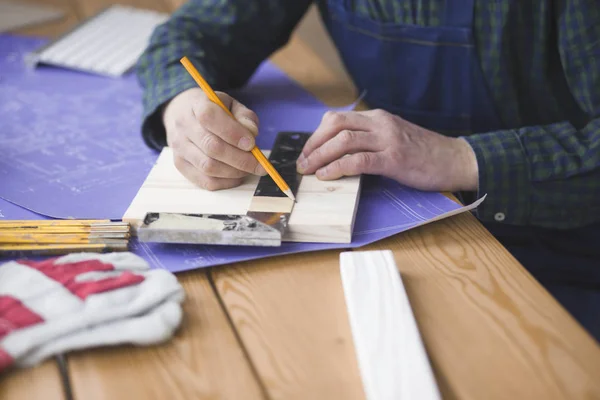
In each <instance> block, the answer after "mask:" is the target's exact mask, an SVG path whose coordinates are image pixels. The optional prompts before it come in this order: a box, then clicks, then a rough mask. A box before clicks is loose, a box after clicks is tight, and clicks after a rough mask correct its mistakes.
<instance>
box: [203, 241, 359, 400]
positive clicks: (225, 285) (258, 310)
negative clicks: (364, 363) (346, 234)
mask: <svg viewBox="0 0 600 400" xmlns="http://www.w3.org/2000/svg"><path fill="white" fill-rule="evenodd" d="M338 254H339V253H338V251H323V252H315V253H302V254H292V255H290V256H285V257H274V258H269V259H263V260H260V261H259V262H246V263H238V264H235V265H232V266H229V267H218V268H213V269H211V271H210V272H209V273H210V274H213V276H214V281H215V284H216V287H217V290H218V293H219V294H220V296H221V298H222V299H223V303H224V304H225V305H226V307H227V310H228V312H229V314H230V316H231V320H232V322H233V324H234V326H235V328H236V330H237V331H238V334H239V335H240V338H241V340H242V342H243V344H244V347H245V348H246V349H247V351H248V354H249V356H250V358H251V359H252V362H253V364H254V365H255V368H256V371H257V373H258V375H259V378H260V379H261V380H262V382H264V386H265V390H266V392H267V397H268V398H269V399H270V400H296V399H297V400H332V399H343V400H362V399H364V398H365V397H364V393H363V388H362V384H361V380H360V374H359V371H358V367H357V363H356V358H355V353H354V346H353V344H352V336H351V333H350V327H349V326H348V318H347V317H346V312H345V305H344V294H343V293H342V285H341V282H340V278H339V268H340V267H339V258H338Z"/></svg>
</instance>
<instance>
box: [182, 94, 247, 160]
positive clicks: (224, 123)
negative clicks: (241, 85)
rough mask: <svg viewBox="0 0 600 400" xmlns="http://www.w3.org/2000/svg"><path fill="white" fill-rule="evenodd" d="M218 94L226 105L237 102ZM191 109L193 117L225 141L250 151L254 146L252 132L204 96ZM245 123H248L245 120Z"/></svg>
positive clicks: (230, 105)
mask: <svg viewBox="0 0 600 400" xmlns="http://www.w3.org/2000/svg"><path fill="white" fill-rule="evenodd" d="M218 95H219V98H220V99H221V101H223V104H224V105H225V106H226V107H232V106H233V105H234V104H235V103H237V102H236V101H235V100H234V99H232V98H231V97H230V96H229V95H227V94H225V93H219V94H218ZM238 104H239V103H238ZM236 107H239V106H236ZM192 111H193V113H194V118H195V119H196V120H197V121H198V122H199V123H200V125H202V127H203V128H204V129H206V130H208V131H210V132H211V133H213V134H214V135H216V136H218V137H220V138H221V139H223V140H224V141H225V142H226V143H228V144H230V145H232V146H235V147H237V148H238V149H241V150H244V151H250V150H252V148H253V147H254V144H255V140H254V136H255V135H254V133H253V132H251V131H250V130H249V128H248V127H247V126H245V125H242V123H240V122H238V121H236V120H235V119H233V118H231V116H230V115H229V114H228V113H227V112H226V111H225V110H223V109H222V108H221V107H220V106H219V105H217V104H215V103H214V102H212V101H210V100H209V99H208V98H207V97H206V96H205V97H204V98H202V99H201V100H200V101H198V102H197V103H195V104H194V106H193V108H192ZM246 124H248V125H250V124H249V123H248V122H247V121H246ZM257 131H258V129H257Z"/></svg>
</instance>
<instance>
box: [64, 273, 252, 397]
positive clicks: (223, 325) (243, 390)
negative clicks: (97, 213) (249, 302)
mask: <svg viewBox="0 0 600 400" xmlns="http://www.w3.org/2000/svg"><path fill="white" fill-rule="evenodd" d="M179 280H180V282H181V283H182V285H183V286H184V289H185V292H186V296H187V297H186V300H185V303H184V309H183V312H184V320H183V323H182V326H181V327H180V329H179V331H178V332H177V334H176V336H175V338H174V339H172V340H170V341H169V342H168V343H166V344H163V345H160V346H151V347H145V348H134V347H131V346H120V347H117V348H111V349H100V350H96V351H84V352H78V353H75V354H73V355H71V356H69V361H68V364H69V372H70V376H71V381H72V385H73V392H74V396H75V398H76V399H86V400H96V399H98V400H99V399H106V400H119V399H124V400H125V399H148V400H150V399H157V400H159V399H160V400H162V399H173V400H177V399H182V400H184V399H232V400H233V399H261V398H263V395H262V392H261V388H260V386H259V383H258V382H257V380H256V378H255V376H254V375H253V371H252V370H251V368H250V364H249V363H248V361H247V359H246V358H245V355H244V353H243V350H242V349H241V347H240V346H239V343H238V342H237V339H236V337H235V334H234V332H233V331H232V329H231V326H230V324H229V322H228V321H227V317H226V315H225V314H224V313H223V310H222V308H221V307H220V305H219V302H218V300H217V298H216V296H215V295H214V291H213V289H212V287H211V285H210V283H209V281H208V280H207V278H206V275H205V273H204V272H197V273H193V274H182V275H179Z"/></svg>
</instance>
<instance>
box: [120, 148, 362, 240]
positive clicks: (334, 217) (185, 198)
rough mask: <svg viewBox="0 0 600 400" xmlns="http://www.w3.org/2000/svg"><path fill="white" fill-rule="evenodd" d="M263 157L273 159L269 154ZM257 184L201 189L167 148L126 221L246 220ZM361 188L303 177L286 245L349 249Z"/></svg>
mask: <svg viewBox="0 0 600 400" xmlns="http://www.w3.org/2000/svg"><path fill="white" fill-rule="evenodd" d="M264 154H265V156H267V157H268V155H269V151H264ZM258 180H259V177H258V176H249V177H248V178H247V179H246V180H245V182H244V183H243V184H242V185H240V186H238V187H235V188H232V189H227V190H220V191H214V192H210V191H208V190H204V189H201V188H199V187H198V186H196V185H194V184H193V183H191V182H190V181H188V180H187V179H186V178H185V177H184V176H183V175H181V173H179V171H178V170H177V168H176V167H175V164H174V163H173V153H172V149H171V148H169V147H165V148H164V149H163V150H162V152H161V154H160V156H159V158H158V160H157V162H156V164H155V166H154V167H153V168H152V170H151V171H150V173H149V174H148V177H147V178H146V180H145V181H144V183H143V184H142V186H141V188H140V189H139V191H138V193H137V194H136V196H135V198H134V199H133V201H132V202H131V204H130V205H129V207H128V209H127V211H125V214H124V215H123V220H124V221H126V222H129V223H130V224H131V225H132V226H133V227H134V228H137V227H138V226H139V225H140V224H141V223H142V221H143V219H144V216H145V215H146V213H148V212H165V213H182V214H188V213H191V214H234V215H245V214H246V212H247V211H248V209H249V207H250V204H251V202H252V199H253V194H254V191H255V189H256V186H257V184H258ZM360 182H361V179H360V177H357V176H355V177H344V178H342V179H339V180H336V181H321V180H319V179H318V178H317V177H316V176H315V175H307V176H304V177H302V181H301V183H300V187H299V188H298V193H297V195H296V201H297V202H296V204H294V209H293V211H292V214H291V216H290V221H289V224H288V229H287V232H286V234H285V236H284V241H291V242H331V243H350V242H351V241H352V230H353V228H354V219H355V215H356V210H357V208H358V199H359V194H360ZM283 201H284V202H287V199H285V198H284V199H283ZM276 206H277V207H278V208H279V205H276Z"/></svg>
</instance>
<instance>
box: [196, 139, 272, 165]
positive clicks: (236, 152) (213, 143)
mask: <svg viewBox="0 0 600 400" xmlns="http://www.w3.org/2000/svg"><path fill="white" fill-rule="evenodd" d="M190 140H191V141H192V142H193V144H194V145H195V146H196V147H198V148H199V149H200V151H202V153H204V155H206V156H207V157H208V158H212V159H214V160H216V161H220V162H222V163H224V164H227V165H230V166H232V167H234V168H236V169H239V170H240V171H244V172H247V173H250V174H255V175H265V174H266V171H265V170H264V168H263V167H262V166H261V165H260V164H259V163H258V161H257V160H256V158H255V157H254V155H252V153H250V152H247V151H243V150H240V149H238V148H236V147H234V146H232V145H231V144H229V143H227V142H225V141H224V140H223V139H221V138H220V137H218V136H217V135H213V134H212V133H210V132H208V131H207V130H203V131H202V132H201V133H200V134H197V135H193V136H190Z"/></svg>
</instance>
